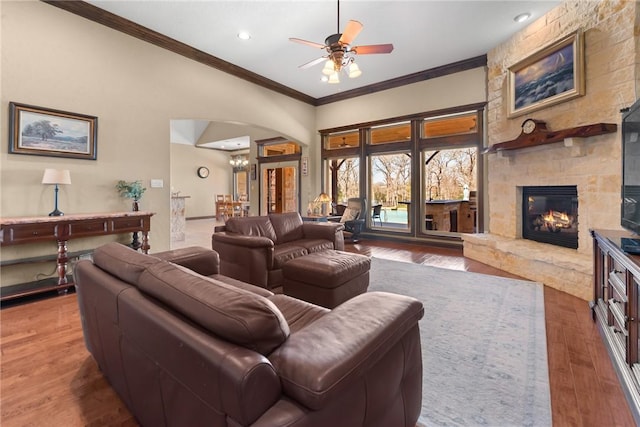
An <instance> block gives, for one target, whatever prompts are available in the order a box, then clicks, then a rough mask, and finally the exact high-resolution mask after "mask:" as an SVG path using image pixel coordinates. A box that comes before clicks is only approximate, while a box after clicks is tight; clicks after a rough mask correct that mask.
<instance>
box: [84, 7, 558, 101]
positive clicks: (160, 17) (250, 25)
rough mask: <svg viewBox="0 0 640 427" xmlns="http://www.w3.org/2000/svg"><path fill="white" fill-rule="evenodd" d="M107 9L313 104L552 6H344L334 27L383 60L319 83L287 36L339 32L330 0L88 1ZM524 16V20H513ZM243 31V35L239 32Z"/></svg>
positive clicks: (482, 49)
mask: <svg viewBox="0 0 640 427" xmlns="http://www.w3.org/2000/svg"><path fill="white" fill-rule="evenodd" d="M88 2H89V3H91V4H93V5H95V6H98V7H100V8H102V9H104V10H107V11H109V12H111V13H114V14H116V15H119V16H121V17H123V18H126V19H129V20H131V21H133V22H135V23H137V24H140V25H142V26H144V27H147V28H150V29H152V30H154V31H157V32H160V33H162V34H164V35H166V36H168V37H171V38H173V39H175V40H178V41H180V42H183V43H185V44H188V45H190V46H193V47H195V48H197V49H199V50H202V51H204V52H207V53H209V54H211V55H213V56H215V57H218V58H220V59H223V60H225V61H227V62H230V63H232V64H235V65H237V66H240V67H242V68H244V69H246V70H249V71H252V72H254V73H256V74H259V75H261V76H264V77H266V78H268V79H271V80H273V81H275V82H278V83H280V84H282V85H285V86H288V87H290V88H292V89H295V90H297V91H299V92H302V93H304V94H307V95H309V96H311V97H314V98H322V97H325V96H329V95H334V94H336V93H339V92H341V91H347V90H351V89H356V88H359V87H362V86H367V85H371V84H374V83H379V82H382V81H386V80H389V79H393V78H397V77H401V76H405V75H408V74H412V73H416V72H420V71H424V70H428V69H431V68H435V67H439V66H442V65H447V64H451V63H454V62H458V61H461V60H465V59H469V58H473V57H476V56H479V55H483V54H486V53H487V52H488V51H489V50H490V49H492V48H493V47H495V46H497V45H499V44H500V43H502V42H504V41H505V40H507V39H508V38H509V37H510V36H511V35H512V34H514V33H515V32H517V31H519V30H520V29H522V28H524V27H525V26H526V25H529V24H530V23H531V22H533V21H534V20H536V19H538V18H539V17H540V16H542V15H543V14H544V13H546V12H547V11H548V10H550V9H551V8H553V7H555V6H556V5H558V4H559V3H560V1H542V0H528V1H518V0H502V1H488V0H474V1H468V0H448V1H435V0H422V1H418V0H413V1H388V0H387V1H384V0H342V1H341V2H340V31H342V30H343V29H344V27H345V25H346V23H347V21H349V20H351V19H353V20H358V21H360V22H361V23H362V24H363V25H364V29H363V30H362V32H361V33H360V34H359V35H358V37H357V38H356V40H355V42H354V43H353V45H354V46H358V45H368V44H381V43H393V45H394V48H395V49H394V51H393V52H392V53H391V54H388V55H384V54H383V55H360V56H358V57H356V62H357V63H358V65H359V66H360V68H361V69H362V76H360V77H358V78H356V79H349V78H348V77H346V75H345V76H342V78H341V83H340V84H338V85H330V84H328V83H323V82H321V80H320V78H321V77H322V73H321V70H322V64H318V65H316V66H314V67H312V68H309V69H306V70H300V69H298V66H299V65H302V64H304V63H307V62H309V61H311V60H313V59H315V58H318V57H321V56H323V55H324V54H325V52H324V51H323V50H321V49H317V48H313V47H310V46H306V45H302V44H297V43H292V42H290V41H289V37H296V38H301V39H305V40H309V41H313V42H318V43H324V40H325V38H326V37H327V36H329V35H331V34H334V33H336V30H337V2H336V1H335V0H314V1H311V0H296V1H291V0H269V1H267V0H254V1H245V0H238V1H229V0H227V1H202V0H199V1H195V0H162V1H160V0H136V1H122V0H88ZM524 12H529V13H531V15H532V17H531V19H530V20H528V21H526V22H523V23H517V22H515V21H514V19H513V18H514V17H515V16H516V15H518V14H520V13H524ZM240 31H247V32H249V33H250V34H251V39H250V40H247V41H243V40H240V39H239V38H238V37H237V34H238V33H239V32H240Z"/></svg>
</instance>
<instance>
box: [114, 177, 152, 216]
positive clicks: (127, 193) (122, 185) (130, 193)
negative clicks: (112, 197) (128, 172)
mask: <svg viewBox="0 0 640 427" xmlns="http://www.w3.org/2000/svg"><path fill="white" fill-rule="evenodd" d="M116 190H118V192H119V193H120V196H122V197H124V198H126V199H133V210H134V211H137V210H138V201H139V200H140V199H141V198H142V194H143V193H144V192H145V190H146V188H145V187H143V186H142V182H140V181H132V182H127V181H123V180H120V181H118V183H117V184H116Z"/></svg>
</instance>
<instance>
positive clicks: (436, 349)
mask: <svg viewBox="0 0 640 427" xmlns="http://www.w3.org/2000/svg"><path fill="white" fill-rule="evenodd" d="M369 291H385V292H393V293H398V294H403V295H409V296H412V297H414V298H417V299H419V300H420V301H422V303H423V304H424V309H425V315H424V318H423V319H422V320H421V321H420V338H421V342H422V364H423V383H422V396H423V397H422V412H421V414H420V418H419V424H418V425H421V426H501V427H502V426H551V425H552V422H551V401H550V396H549V374H548V367H547V344H546V331H545V322H544V295H543V287H542V285H541V284H540V283H535V282H529V281H525V280H512V279H506V278H502V277H497V276H489V275H484V274H478V273H469V272H464V271H455V270H447V269H442V268H435V267H428V266H424V265H419V264H410V263H404V262H398V261H390V260H386V259H380V258H373V259H372V261H371V283H370V285H369Z"/></svg>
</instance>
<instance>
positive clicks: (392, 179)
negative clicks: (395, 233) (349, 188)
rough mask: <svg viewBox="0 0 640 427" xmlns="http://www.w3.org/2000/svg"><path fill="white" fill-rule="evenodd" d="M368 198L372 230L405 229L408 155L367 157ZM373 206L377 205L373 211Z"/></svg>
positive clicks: (408, 209)
mask: <svg viewBox="0 0 640 427" xmlns="http://www.w3.org/2000/svg"><path fill="white" fill-rule="evenodd" d="M370 161H371V169H370V170H371V173H370V178H371V179H370V182H371V188H370V189H369V195H370V197H369V198H370V200H371V210H372V214H373V212H374V211H375V213H376V215H377V214H380V217H379V218H374V217H373V215H372V218H371V227H372V228H396V229H405V230H406V229H409V224H410V218H411V215H410V213H411V154H410V153H393V154H376V155H372V156H370ZM376 206H379V207H378V208H376Z"/></svg>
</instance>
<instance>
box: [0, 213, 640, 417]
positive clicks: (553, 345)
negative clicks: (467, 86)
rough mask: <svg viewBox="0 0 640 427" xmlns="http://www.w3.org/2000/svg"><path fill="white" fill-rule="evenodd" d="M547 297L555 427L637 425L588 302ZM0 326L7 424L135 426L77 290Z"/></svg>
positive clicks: (435, 260)
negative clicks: (109, 377) (99, 355)
mask: <svg viewBox="0 0 640 427" xmlns="http://www.w3.org/2000/svg"><path fill="white" fill-rule="evenodd" d="M199 221H202V220H199ZM187 224H188V228H190V229H191V233H188V236H190V237H189V239H190V240H189V241H188V242H183V243H182V244H180V245H178V246H185V245H187V244H189V242H194V243H196V244H198V243H199V244H203V245H205V242H208V241H209V239H210V230H211V229H212V227H211V223H210V221H209V223H206V222H202V223H197V224H196V221H193V222H192V221H188V222H187ZM200 229H201V230H200ZM204 233H208V236H207V235H205V234H204ZM198 238H199V239H200V240H197V239H198ZM347 250H349V251H353V252H358V253H363V254H366V255H372V256H376V257H380V258H387V259H394V260H400V261H408V262H413V263H417V264H427V265H433V266H437V267H442V268H449V269H455V270H466V271H473V272H478V273H484V274H493V275H498V276H504V277H517V276H514V275H512V274H509V273H506V272H503V271H501V270H497V269H495V268H493V267H490V266H487V265H485V264H481V263H479V262H476V261H473V260H470V259H466V258H464V257H463V256H462V255H461V251H460V250H459V249H452V248H439V247H432V246H424V245H417V244H401V243H396V242H390V241H374V240H362V241H361V242H360V243H358V244H347ZM544 300H545V313H546V330H547V351H548V359H549V377H550V389H551V408H552V416H553V425H554V426H585V427H587V426H594V427H595V426H634V425H635V423H634V421H633V418H632V416H631V413H630V411H629V408H628V406H627V403H626V400H625V398H624V395H623V393H622V389H621V387H620V385H619V382H618V379H617V377H616V375H615V372H614V371H613V368H612V365H611V362H610V360H609V356H608V354H607V351H606V349H605V347H604V344H603V341H602V339H601V338H600V335H599V333H598V330H597V328H596V325H595V323H594V322H593V321H592V320H591V312H590V310H589V307H588V304H587V302H586V301H583V300H580V299H578V298H576V297H573V296H571V295H568V294H565V293H563V292H559V291H556V290H554V289H551V288H547V287H545V289H544ZM0 320H1V324H2V330H1V334H0V339H1V341H0V355H1V357H2V359H1V372H0V406H1V409H0V411H1V416H0V425H2V426H3V427H11V426H27V425H32V426H85V425H90V426H107V425H108V426H111V425H121V426H135V425H137V423H136V421H135V419H134V418H133V417H132V416H131V414H130V413H129V411H128V410H127V408H126V407H125V406H124V404H123V403H122V401H121V400H120V399H119V398H118V396H117V395H116V394H115V393H114V392H113V390H112V389H111V387H110V386H109V384H108V383H107V382H106V380H105V379H104V378H103V377H102V374H101V373H100V371H99V370H98V368H97V366H96V364H95V362H94V361H93V359H92V358H91V356H90V355H89V353H88V352H87V350H86V349H85V347H84V341H83V337H82V329H81V325H80V316H79V313H78V306H77V301H76V296H75V294H70V295H65V296H58V297H54V298H50V299H45V300H41V301H35V302H30V303H27V304H23V305H18V306H13V307H7V308H4V309H2V311H0ZM470 386H472V383H471V382H470Z"/></svg>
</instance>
